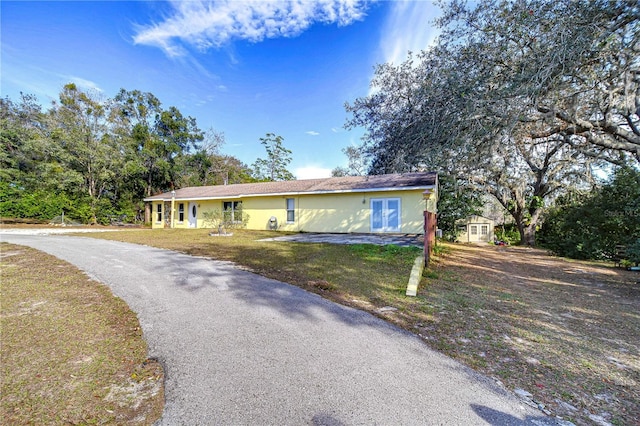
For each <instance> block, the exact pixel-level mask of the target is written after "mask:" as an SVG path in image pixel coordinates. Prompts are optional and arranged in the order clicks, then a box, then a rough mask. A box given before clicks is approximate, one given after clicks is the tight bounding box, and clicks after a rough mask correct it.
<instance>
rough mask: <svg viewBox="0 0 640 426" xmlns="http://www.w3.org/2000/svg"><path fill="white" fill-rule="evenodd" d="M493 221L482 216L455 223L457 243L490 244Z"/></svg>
mask: <svg viewBox="0 0 640 426" xmlns="http://www.w3.org/2000/svg"><path fill="white" fill-rule="evenodd" d="M494 227H495V221H494V220H493V219H490V218H488V217H484V216H476V215H473V216H469V217H467V218H466V219H463V220H460V221H458V223H457V229H458V232H459V234H458V241H460V242H463V243H480V242H492V241H493V240H494V233H493V228H494Z"/></svg>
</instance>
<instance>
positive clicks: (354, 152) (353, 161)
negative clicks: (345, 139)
mask: <svg viewBox="0 0 640 426" xmlns="http://www.w3.org/2000/svg"><path fill="white" fill-rule="evenodd" d="M342 153H343V154H345V155H346V156H347V158H348V160H349V163H348V165H347V167H336V168H335V169H333V170H332V171H331V175H332V176H334V177H338V176H363V175H365V174H366V173H367V160H366V157H365V154H364V152H363V150H362V147H358V146H353V145H350V146H348V147H346V148H343V149H342Z"/></svg>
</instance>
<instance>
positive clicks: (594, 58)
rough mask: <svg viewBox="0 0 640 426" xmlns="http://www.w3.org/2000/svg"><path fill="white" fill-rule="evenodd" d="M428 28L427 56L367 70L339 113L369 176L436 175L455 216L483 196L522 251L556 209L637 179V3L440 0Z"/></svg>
mask: <svg viewBox="0 0 640 426" xmlns="http://www.w3.org/2000/svg"><path fill="white" fill-rule="evenodd" d="M436 24H437V26H438V27H439V28H440V30H441V35H440V36H439V38H438V39H437V40H436V41H435V42H434V44H433V45H432V46H431V47H429V48H428V49H426V50H423V51H421V52H418V53H415V54H413V53H409V55H408V58H407V59H406V61H404V62H403V63H400V64H393V63H386V64H381V65H378V66H377V68H376V71H375V75H374V78H373V79H372V81H371V90H370V93H371V94H370V95H368V96H366V97H362V98H358V99H356V100H355V101H353V102H351V103H347V104H346V105H345V108H346V110H347V112H348V114H349V115H350V117H349V119H348V121H347V128H355V127H364V128H365V130H366V133H365V135H364V138H363V145H362V146H361V147H360V150H361V152H362V154H363V155H364V156H366V158H367V159H368V162H369V173H389V172H409V171H418V170H435V171H438V172H439V174H440V176H445V177H446V180H447V182H448V184H450V185H451V188H455V190H454V191H453V192H452V191H449V192H448V193H447V194H446V196H449V195H454V198H457V197H458V196H460V197H463V199H464V196H470V197H471V200H470V204H469V203H467V202H466V201H464V200H463V202H462V204H461V205H458V207H464V205H465V204H467V205H471V207H473V203H474V200H473V194H484V195H485V196H488V197H491V198H492V199H493V200H495V202H497V203H499V204H500V205H501V206H502V207H503V208H504V209H505V211H507V212H508V214H509V215H510V217H511V219H512V221H513V223H514V224H515V226H516V227H517V229H518V232H519V235H520V240H521V241H522V242H523V243H524V244H529V245H534V244H535V242H536V231H537V230H538V229H539V228H540V226H541V224H542V222H543V220H544V219H545V214H546V212H547V211H548V209H549V207H551V206H552V205H553V204H554V203H555V201H556V200H560V201H559V202H564V201H563V200H564V199H563V198H561V197H563V196H565V195H566V194H569V193H576V192H589V191H595V190H597V189H598V188H599V187H600V186H601V185H602V184H603V182H602V179H600V180H599V179H598V172H600V173H602V172H604V173H608V174H611V173H612V172H613V171H615V169H616V168H618V167H626V168H629V167H630V168H631V169H632V170H638V166H639V165H640V60H639V58H640V31H639V29H640V6H639V4H638V3H637V2H636V1H628V0H593V1H575V0H518V1H502V0H487V1H482V2H476V3H475V4H472V5H468V4H466V2H464V1H457V0H452V1H449V2H446V3H444V4H443V15H442V17H441V18H440V19H439V20H438V21H437V22H436ZM441 193H443V192H441ZM443 194H444V193H443ZM453 204H454V205H457V204H459V203H457V202H456V200H455V199H454V200H453ZM464 210H465V209H464V208H462V209H459V211H460V212H462V211H464ZM466 210H467V211H473V210H474V208H469V209H466ZM550 217H551V216H550ZM634 233H635V234H633V235H632V236H633V237H634V238H640V234H639V233H640V230H639V229H635V230H634Z"/></svg>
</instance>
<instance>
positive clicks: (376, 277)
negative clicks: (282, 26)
mask: <svg viewBox="0 0 640 426" xmlns="http://www.w3.org/2000/svg"><path fill="white" fill-rule="evenodd" d="M207 232H208V231H207V230H152V231H151V230H149V231H138V232H135V231H134V232H118V233H104V234H92V235H91V237H94V238H105V239H115V240H120V241H128V242H134V243H141V244H147V245H151V246H156V247H162V248H169V249H174V250H178V251H181V252H184V253H189V254H193V255H199V256H208V257H212V258H216V259H224V260H230V261H233V262H236V263H237V264H239V265H242V266H244V267H247V268H249V269H251V270H253V271H254V272H257V273H259V274H262V275H265V276H268V277H271V278H275V279H279V280H282V281H285V282H289V283H291V284H295V285H298V286H301V287H304V288H306V289H308V290H310V291H314V292H317V293H320V294H322V295H323V296H325V297H327V298H329V299H331V300H334V301H337V302H339V303H343V304H346V305H351V306H355V307H358V308H360V309H364V310H367V311H370V312H372V313H373V314H375V315H378V316H380V317H382V318H385V319H386V320H388V321H391V322H394V323H396V324H398V325H400V326H402V327H404V328H406V329H407V330H410V331H412V332H414V333H416V334H419V335H420V336H422V337H423V338H424V340H425V342H426V343H427V344H429V345H430V346H432V347H434V348H436V349H438V350H440V351H442V352H444V353H446V354H448V355H450V356H452V357H454V358H456V359H458V360H460V361H461V362H464V363H466V364H467V365H469V366H471V367H473V368H474V369H476V370H478V371H480V372H482V373H485V374H487V375H490V376H493V377H496V378H498V379H499V380H501V381H502V382H503V383H504V384H505V385H506V386H507V387H508V388H509V389H511V390H514V389H518V388H520V389H524V390H526V391H528V392H530V393H531V394H532V395H533V399H534V400H536V401H538V402H539V403H541V404H544V406H545V407H546V409H548V410H550V411H551V412H552V413H553V414H556V415H561V416H562V417H564V418H566V419H569V420H571V421H573V422H575V423H577V424H594V423H595V424H597V422H599V421H600V420H599V419H601V420H602V421H606V422H609V423H611V424H616V425H617V424H620V425H637V424H639V423H638V419H639V418H640V402H639V401H640V314H639V312H640V285H638V284H637V281H638V280H640V275H639V274H638V273H634V272H629V271H623V270H620V269H614V268H612V267H611V266H608V265H604V264H594V263H587V262H577V261H568V260H565V259H561V258H555V257H551V256H548V255H547V254H546V253H545V252H543V251H541V250H532V249H525V248H518V247H494V246H488V245H487V246H482V247H480V246H466V245H445V246H444V247H445V249H446V251H447V252H448V253H447V254H446V255H445V256H442V257H440V258H436V262H434V263H432V267H431V269H429V270H427V271H425V274H424V277H423V280H422V283H421V286H420V289H419V293H418V296H417V297H414V298H409V297H405V296H404V291H405V288H406V284H407V280H408V277H409V273H410V270H411V265H412V262H413V259H414V258H415V256H416V255H417V252H416V251H415V250H412V249H408V250H407V249H398V248H394V247H391V248H379V247H376V246H368V245H361V246H341V245H330V244H300V243H287V242H278V243H275V242H260V241H256V240H258V239H261V238H267V237H271V236H273V233H271V232H266V231H265V232H249V231H235V230H234V235H233V237H209V236H208V235H207ZM384 306H392V307H394V308H396V309H397V310H382V311H381V310H380V308H381V307H384ZM590 416H592V419H590ZM593 416H598V417H593ZM594 419H595V420H594Z"/></svg>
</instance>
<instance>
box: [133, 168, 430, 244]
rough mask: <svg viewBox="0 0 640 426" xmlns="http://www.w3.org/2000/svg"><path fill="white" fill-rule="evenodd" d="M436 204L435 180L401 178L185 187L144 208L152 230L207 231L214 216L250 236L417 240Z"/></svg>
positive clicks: (426, 175) (418, 176) (427, 176)
mask: <svg viewBox="0 0 640 426" xmlns="http://www.w3.org/2000/svg"><path fill="white" fill-rule="evenodd" d="M437 199H438V176H437V174H436V173H406V174H388V175H374V176H346V177H332V178H324V179H304V180H294V181H280V182H258V183H242V184H234V185H217V186H200V187H188V188H181V189H177V190H175V191H172V192H165V193H163V194H158V195H154V196H152V197H148V198H145V199H144V201H145V202H148V203H151V208H152V227H153V228H203V227H204V228H211V227H214V226H215V225H212V223H211V220H209V219H210V217H211V216H212V214H214V212H215V213H216V214H217V215H218V216H217V217H223V219H224V221H225V222H226V223H230V222H231V223H239V222H242V226H244V227H246V228H247V229H255V230H267V229H274V230H282V231H294V232H336V233H356V232H357V233H376V232H382V233H385V232H386V233H407V234H423V233H424V211H429V212H432V213H436V208H437V207H436V205H437Z"/></svg>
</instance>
